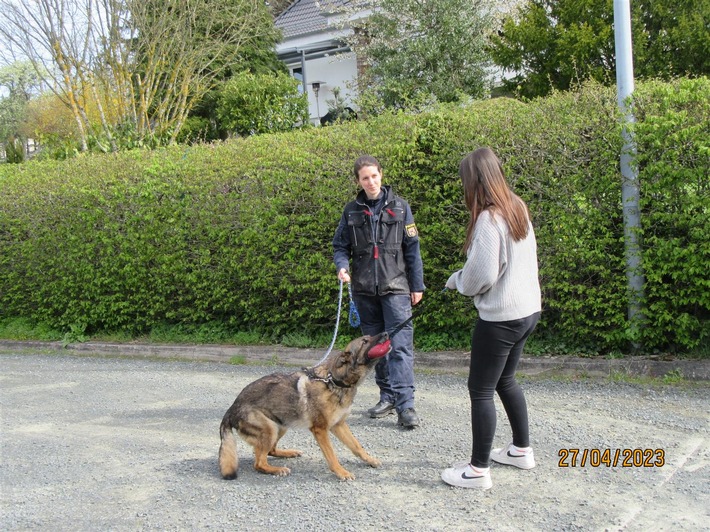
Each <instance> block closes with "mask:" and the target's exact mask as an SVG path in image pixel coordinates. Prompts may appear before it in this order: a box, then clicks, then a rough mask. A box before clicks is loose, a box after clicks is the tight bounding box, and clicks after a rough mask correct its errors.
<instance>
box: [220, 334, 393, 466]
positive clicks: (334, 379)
mask: <svg viewBox="0 0 710 532" xmlns="http://www.w3.org/2000/svg"><path fill="white" fill-rule="evenodd" d="M389 350H390V342H389V339H388V335H387V333H381V334H379V335H377V336H362V337H360V338H357V339H355V340H352V341H351V342H350V343H349V344H348V345H347V347H346V348H345V350H344V351H342V352H340V353H337V352H336V353H331V354H330V355H329V356H328V357H327V358H326V359H325V360H324V361H322V362H321V363H319V364H317V365H316V366H312V367H310V368H304V369H303V370H301V371H296V372H294V373H272V374H271V375H266V376H265V377H262V378H260V379H258V380H256V381H254V382H252V383H250V384H248V385H247V386H246V387H245V388H244V389H243V390H242V391H241V393H240V394H239V395H238V396H237V398H236V400H235V401H234V404H232V406H231V407H230V408H229V410H227V412H226V413H225V414H224V418H223V419H222V424H221V425H220V428H219V435H220V440H221V444H220V447H219V470H220V473H221V474H222V477H223V478H225V479H228V480H232V479H235V478H236V477H237V469H238V468H239V459H238V458H237V447H236V441H235V438H234V434H233V432H232V429H236V431H237V434H239V436H241V437H242V439H244V440H245V441H246V442H247V443H249V444H250V445H251V446H252V447H253V448H254V469H256V470H257V471H260V472H262V473H269V474H271V475H277V476H285V475H288V474H289V473H291V470H290V469H289V468H288V467H276V466H272V465H269V463H268V462H267V459H266V457H267V455H269V456H276V457H280V458H293V457H296V456H301V454H303V453H302V452H301V451H298V450H296V449H279V448H277V447H276V445H277V444H278V442H279V440H280V439H281V438H282V437H283V435H284V434H286V431H287V430H288V429H290V428H292V427H294V428H298V427H300V428H308V429H309V430H310V431H311V432H312V433H313V436H314V437H315V439H316V441H317V442H318V445H319V446H320V448H321V451H323V456H325V460H326V461H327V462H328V466H329V467H330V470H331V471H332V472H333V473H335V476H337V477H338V478H339V479H341V480H352V479H353V478H355V477H354V476H353V474H352V473H350V472H349V471H347V470H346V469H345V468H344V467H343V466H342V465H340V462H338V458H337V457H336V455H335V451H334V449H333V444H332V443H331V440H330V436H329V435H328V431H330V432H332V433H333V434H334V435H335V436H336V437H337V438H338V439H339V440H340V441H341V442H343V444H345V446H346V447H347V448H348V449H350V450H351V451H352V452H353V454H354V455H355V456H357V457H358V458H360V459H362V460H363V461H364V462H366V463H367V464H369V465H370V466H372V467H378V466H379V465H380V461H379V460H377V459H376V458H373V457H372V456H370V455H369V454H367V452H366V451H365V449H363V447H362V445H360V442H358V441H357V439H356V438H355V436H353V433H352V432H351V431H350V427H349V426H348V424H347V422H346V420H347V417H348V414H350V408H351V407H352V404H353V400H354V399H355V393H356V392H357V387H358V385H359V384H360V383H361V382H362V380H363V378H364V377H365V376H366V375H367V374H368V373H369V372H370V370H371V369H372V368H373V367H374V366H375V363H376V362H377V360H378V359H379V358H381V357H383V356H385V355H386V354H387V353H388V352H389Z"/></svg>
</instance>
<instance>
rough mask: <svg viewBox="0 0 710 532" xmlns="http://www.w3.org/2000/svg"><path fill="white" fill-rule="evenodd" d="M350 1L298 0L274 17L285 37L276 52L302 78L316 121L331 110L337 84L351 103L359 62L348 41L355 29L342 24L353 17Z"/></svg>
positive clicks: (297, 76)
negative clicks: (347, 38)
mask: <svg viewBox="0 0 710 532" xmlns="http://www.w3.org/2000/svg"><path fill="white" fill-rule="evenodd" d="M350 5H351V2H350V0H295V1H294V2H293V3H292V4H291V5H290V6H289V7H288V8H287V9H286V10H285V11H284V12H283V13H281V14H280V15H279V16H278V17H277V18H276V21H275V24H276V27H277V28H279V29H281V31H282V32H283V37H284V40H283V42H281V43H280V44H278V45H277V46H276V54H277V55H278V57H279V59H281V60H282V61H283V62H284V63H285V64H286V65H287V67H288V69H289V71H290V72H291V75H292V76H294V77H295V78H296V79H298V80H300V81H301V83H302V90H304V91H306V93H307V94H308V107H309V112H310V118H311V122H313V123H314V124H319V123H320V118H321V117H322V116H324V115H325V114H326V113H327V112H328V100H332V99H333V89H334V88H336V87H338V88H340V94H341V96H342V97H343V98H344V99H345V101H346V103H347V104H348V105H350V104H351V100H352V97H353V94H354V87H355V84H356V82H357V76H358V64H357V59H356V57H355V54H354V53H353V52H352V51H351V50H350V47H349V46H348V44H347V42H346V41H345V37H346V36H347V35H348V34H351V33H352V29H350V28H349V27H348V26H347V25H344V24H342V21H343V20H344V19H345V17H350V19H351V20H352V18H353V17H352V16H351V15H349V14H348V11H347V9H346V8H347V7H348V6H350ZM358 16H359V15H358Z"/></svg>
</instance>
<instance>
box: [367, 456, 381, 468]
mask: <svg viewBox="0 0 710 532" xmlns="http://www.w3.org/2000/svg"><path fill="white" fill-rule="evenodd" d="M366 462H367V465H369V466H370V467H380V466H381V465H382V462H380V461H379V460H378V459H377V458H372V457H370V459H369V460H366Z"/></svg>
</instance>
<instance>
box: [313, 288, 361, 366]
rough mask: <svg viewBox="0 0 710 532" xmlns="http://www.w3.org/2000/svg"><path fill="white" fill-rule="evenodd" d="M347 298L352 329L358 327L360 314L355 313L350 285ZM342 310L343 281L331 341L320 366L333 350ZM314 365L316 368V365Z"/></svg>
mask: <svg viewBox="0 0 710 532" xmlns="http://www.w3.org/2000/svg"><path fill="white" fill-rule="evenodd" d="M348 296H349V298H350V312H349V319H350V325H352V326H353V327H358V326H359V325H360V314H358V312H357V307H356V306H355V302H354V301H353V292H352V288H350V283H348ZM342 308H343V280H342V279H341V280H340V289H339V291H338V313H337V316H336V318H335V331H333V340H331V342H330V346H329V347H328V350H327V351H326V352H325V355H323V358H321V359H320V360H319V361H318V364H322V363H323V361H325V359H326V358H328V355H329V354H330V352H331V351H332V350H333V346H334V345H335V339H336V338H337V337H338V327H339V326H340V310H341V309H342ZM318 364H316V366H317V365H318Z"/></svg>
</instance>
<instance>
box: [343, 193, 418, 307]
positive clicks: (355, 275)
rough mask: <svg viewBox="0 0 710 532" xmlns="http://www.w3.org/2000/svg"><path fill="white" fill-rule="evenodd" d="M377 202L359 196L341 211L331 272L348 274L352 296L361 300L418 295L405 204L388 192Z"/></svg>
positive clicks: (413, 235)
mask: <svg viewBox="0 0 710 532" xmlns="http://www.w3.org/2000/svg"><path fill="white" fill-rule="evenodd" d="M382 192H383V196H382V197H381V198H380V199H379V200H368V199H367V195H366V193H365V191H364V190H362V191H360V193H359V194H358V195H357V197H356V198H355V200H354V201H351V202H350V203H348V204H347V205H346V206H345V209H344V211H343V215H342V217H341V219H340V224H339V225H338V229H337V230H336V232H335V237H334V238H333V249H334V262H335V266H336V269H337V271H340V269H341V268H345V269H346V270H350V268H349V267H348V266H349V261H350V259H352V271H351V273H350V277H351V282H352V288H353V291H354V292H355V293H357V294H362V295H369V296H374V295H387V294H409V293H410V292H423V291H424V288H425V287H424V272H423V267H422V259H421V255H420V253H419V235H418V233H417V229H416V226H415V225H414V217H413V216H412V211H411V209H410V207H409V204H408V203H407V202H406V201H405V200H404V199H402V198H400V197H399V196H396V195H395V194H394V193H393V192H392V190H391V188H390V187H389V186H383V187H382Z"/></svg>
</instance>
